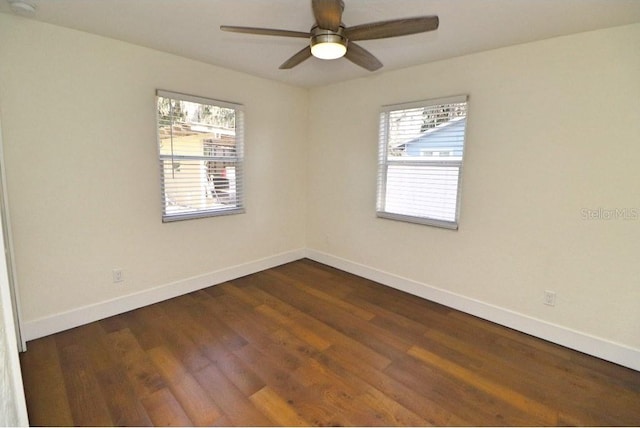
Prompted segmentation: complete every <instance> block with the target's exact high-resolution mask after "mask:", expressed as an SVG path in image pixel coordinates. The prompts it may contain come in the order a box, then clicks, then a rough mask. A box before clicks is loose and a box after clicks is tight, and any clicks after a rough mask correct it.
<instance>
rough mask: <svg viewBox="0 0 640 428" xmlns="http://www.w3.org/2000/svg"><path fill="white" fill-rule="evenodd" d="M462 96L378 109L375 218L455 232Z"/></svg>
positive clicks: (464, 103)
mask: <svg viewBox="0 0 640 428" xmlns="http://www.w3.org/2000/svg"><path fill="white" fill-rule="evenodd" d="M466 119H467V97H466V96H458V97H451V98H441V99H436V100H429V101H422V102H417V103H411V104H400V105H392V106H386V107H383V109H382V112H381V113H380V139H379V157H378V159H379V160H378V198H377V215H378V217H384V218H390V219H394V220H404V221H408V222H413V223H422V224H428V225H432V226H440V227H445V228H449V229H457V228H458V207H459V200H460V171H461V170H462V158H463V153H464V139H465V129H466V121H467V120H466Z"/></svg>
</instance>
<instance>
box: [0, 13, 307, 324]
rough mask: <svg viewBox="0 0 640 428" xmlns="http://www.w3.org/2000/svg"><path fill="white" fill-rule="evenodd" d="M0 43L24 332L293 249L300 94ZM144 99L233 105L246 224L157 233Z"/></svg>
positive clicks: (201, 223)
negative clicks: (241, 134)
mask: <svg viewBox="0 0 640 428" xmlns="http://www.w3.org/2000/svg"><path fill="white" fill-rule="evenodd" d="M0 40H1V41H2V42H1V43H0V109H1V114H2V119H3V135H4V146H5V147H4V149H5V155H6V165H7V184H8V193H9V204H10V209H11V218H12V221H13V224H12V226H13V234H14V239H15V253H16V254H15V260H16V265H17V271H18V272H17V274H18V282H19V287H20V293H21V299H22V304H23V310H22V315H23V318H24V321H25V322H27V323H28V322H30V321H33V320H36V319H40V318H46V317H48V316H52V315H55V314H59V313H61V312H64V311H69V310H73V309H76V308H79V307H83V306H87V305H92V304H96V303H100V302H106V301H108V300H110V299H115V298H118V297H120V296H123V295H128V294H131V293H136V292H141V291H144V290H148V289H151V288H153V287H157V286H162V285H164V284H168V283H172V282H174V281H180V280H184V279H186V278H191V277H194V276H198V275H203V274H206V273H208V272H213V271H216V270H219V269H224V268H225V267H228V266H234V265H238V264H242V263H247V262H250V261H253V260H257V259H261V258H265V257H269V256H272V255H274V254H278V253H282V252H287V251H291V250H295V249H300V248H304V245H305V243H304V236H305V234H304V227H305V220H304V213H305V211H304V206H303V205H304V204H303V203H302V202H300V203H299V202H298V201H303V200H304V194H305V181H304V169H305V167H304V160H305V153H304V150H305V146H304V144H303V142H304V141H305V140H306V137H307V111H306V106H307V102H308V92H307V91H305V90H302V89H298V88H293V87H290V86H286V85H282V84H279V83H275V82H270V81H266V80H263V79H258V78H255V77H251V76H248V75H245V74H241V73H237V72H233V71H229V70H224V69H220V68H217V67H213V66H210V65H205V64H202V63H199V62H195V61H190V60H187V59H184V58H180V57H177V56H173V55H168V54H164V53H160V52H157V51H153V50H150V49H144V48H141V47H137V46H133V45H130V44H126V43H122V42H119V41H115V40H109V39H105V38H101V37H96V36H92V35H89V34H86V33H82V32H78V31H71V30H67V29H63V28H59V27H55V26H51V25H46V24H41V23H38V22H36V21H32V20H26V19H21V18H16V17H12V16H9V15H4V14H0ZM158 88H160V89H166V90H171V91H176V92H182V93H187V94H196V95H199V96H203V97H209V98H214V99H221V100H227V101H232V102H237V103H241V104H243V105H244V108H245V117H246V135H245V140H246V145H245V151H246V157H247V160H246V165H245V168H246V169H245V172H246V209H247V210H246V211H247V212H246V214H243V215H235V216H225V217H218V218H207V219H198V220H191V221H183V222H174V223H168V224H163V223H162V221H161V198H160V184H159V181H160V177H159V163H158V159H157V158H158V154H157V150H158V149H157V141H156V130H155V120H156V119H155V90H156V89H158ZM115 267H117V268H121V269H123V270H124V276H125V282H124V283H122V284H113V283H112V275H111V270H112V268H115Z"/></svg>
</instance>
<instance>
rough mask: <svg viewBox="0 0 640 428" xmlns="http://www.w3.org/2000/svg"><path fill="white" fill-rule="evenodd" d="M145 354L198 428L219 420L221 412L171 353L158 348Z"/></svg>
mask: <svg viewBox="0 0 640 428" xmlns="http://www.w3.org/2000/svg"><path fill="white" fill-rule="evenodd" d="M147 354H148V355H149V357H150V358H151V361H153V363H154V364H155V365H156V367H157V368H158V370H159V371H160V373H161V374H162V376H163V378H164V379H165V381H166V382H167V385H168V386H169V389H170V390H171V393H172V394H173V396H174V397H175V398H176V400H177V401H178V403H180V405H181V406H182V408H183V409H184V411H185V413H186V414H187V416H189V419H191V420H192V421H193V422H194V424H196V425H198V426H207V425H214V424H215V423H216V421H217V420H218V419H220V417H221V416H222V412H221V410H220V409H219V408H218V406H217V405H216V404H215V402H214V401H213V400H212V399H211V397H210V396H209V394H208V393H207V392H206V391H205V390H204V388H202V386H201V385H200V384H199V383H198V381H197V380H196V379H195V378H194V377H193V376H192V375H191V373H189V371H188V370H187V369H186V368H185V367H184V366H182V364H181V363H180V361H179V360H178V358H177V357H176V356H174V355H173V354H172V353H171V351H169V350H168V349H167V348H165V347H158V348H153V349H150V350H149V351H147Z"/></svg>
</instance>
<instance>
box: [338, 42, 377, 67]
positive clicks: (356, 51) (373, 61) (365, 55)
mask: <svg viewBox="0 0 640 428" xmlns="http://www.w3.org/2000/svg"><path fill="white" fill-rule="evenodd" d="M344 57H345V58H346V59H348V60H349V61H351V62H352V63H354V64H356V65H359V66H360V67H362V68H366V69H367V70H369V71H376V70H377V69H379V68H381V67H382V63H381V62H380V61H379V60H378V58H376V57H375V56H373V55H372V54H371V52H369V51H368V50H366V49H365V48H363V47H362V46H360V45H356V44H355V43H351V42H349V46H347V53H346V54H345V56H344Z"/></svg>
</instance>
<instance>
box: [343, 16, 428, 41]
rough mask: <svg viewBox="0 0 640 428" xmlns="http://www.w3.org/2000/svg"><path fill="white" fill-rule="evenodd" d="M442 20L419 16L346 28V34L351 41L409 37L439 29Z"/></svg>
mask: <svg viewBox="0 0 640 428" xmlns="http://www.w3.org/2000/svg"><path fill="white" fill-rule="evenodd" d="M439 23H440V20H439V19H438V17H437V16H435V15H434V16H418V17H415V18H404V19H393V20H390V21H381V22H371V23H369V24H362V25H355V26H353V27H349V28H345V30H344V33H345V36H346V37H347V39H349V40H373V39H384V38H387V37H397V36H407V35H409V34H417V33H425V32H427V31H433V30H437V29H438V25H439Z"/></svg>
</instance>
